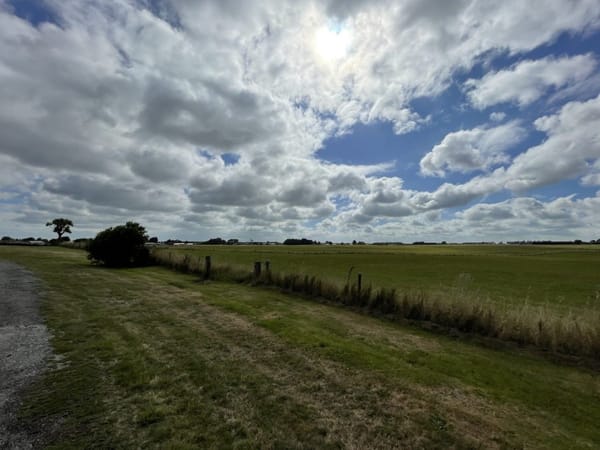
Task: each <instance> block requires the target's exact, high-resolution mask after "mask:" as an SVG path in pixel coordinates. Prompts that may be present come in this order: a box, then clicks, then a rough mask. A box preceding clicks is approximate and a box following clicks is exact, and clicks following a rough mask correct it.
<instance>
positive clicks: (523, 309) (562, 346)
mask: <svg viewBox="0 0 600 450" xmlns="http://www.w3.org/2000/svg"><path fill="white" fill-rule="evenodd" d="M153 257H154V258H155V260H156V261H157V262H158V263H159V264H162V265H165V266H167V267H170V268H173V269H175V270H179V271H181V272H187V273H196V274H198V275H202V276H205V277H206V276H208V275H207V273H206V268H205V267H204V266H203V263H202V259H201V258H198V257H194V256H192V255H190V254H188V253H184V252H172V251H170V250H169V249H155V250H154V251H153ZM209 276H210V278H211V279H217V280H235V281H238V282H244V281H246V282H252V283H254V284H262V285H271V286H277V287H280V288H283V289H285V290H288V291H291V292H297V293H302V294H305V295H308V296H313V297H321V298H325V299H327V300H330V301H333V302H337V303H341V304H344V305H350V306H354V307H359V308H362V309H363V310H365V311H367V312H369V313H372V314H383V315H386V316H388V317H391V318H402V319H409V320H412V321H417V322H426V323H428V324H429V323H433V324H436V325H439V326H442V327H445V328H448V329H457V330H459V331H461V332H464V333H475V334H479V335H482V336H487V337H492V338H497V339H501V340H506V341H512V342H517V343H519V344H521V345H530V346H534V347H536V348H539V349H542V350H547V351H551V352H554V353H557V354H566V355H576V356H582V357H586V358H589V359H590V360H591V361H592V362H594V361H596V360H599V359H600V309H599V308H589V309H587V310H585V311H571V312H569V313H568V314H566V315H565V314H558V313H557V312H556V310H554V309H552V308H548V307H546V306H540V305H529V304H527V303H525V304H523V305H520V306H518V305H516V304H514V303H509V304H500V303H498V302H494V301H490V300H488V299H485V298H481V297H477V296H474V295H472V294H471V293H470V292H468V291H467V290H464V289H460V288H457V289H450V290H448V291H446V292H444V293H435V294H432V293H428V292H426V291H411V290H408V291H404V292H397V291H396V290H395V289H388V288H378V289H373V288H372V287H371V286H370V285H368V286H359V285H358V284H357V283H356V282H352V283H351V282H350V274H349V275H348V278H347V281H346V283H345V284H340V283H332V282H328V281H324V280H322V279H321V278H318V277H316V276H309V275H304V274H299V273H287V274H286V273H280V272H272V271H262V272H261V273H260V275H258V276H257V275H256V274H253V273H252V272H249V271H248V268H242V267H241V266H232V265H213V266H211V270H210V275H209Z"/></svg>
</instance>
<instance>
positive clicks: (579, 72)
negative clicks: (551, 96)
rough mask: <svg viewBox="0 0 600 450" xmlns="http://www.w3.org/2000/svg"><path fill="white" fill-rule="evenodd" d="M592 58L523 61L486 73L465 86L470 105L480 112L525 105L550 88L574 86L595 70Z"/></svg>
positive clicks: (594, 62) (594, 61) (576, 57)
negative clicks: (509, 104) (487, 109)
mask: <svg viewBox="0 0 600 450" xmlns="http://www.w3.org/2000/svg"><path fill="white" fill-rule="evenodd" d="M596 66H597V61H596V58H595V57H594V55H592V54H590V53H588V54H586V55H577V56H572V57H567V56H565V57H563V58H558V59H555V58H553V57H546V58H543V59H539V60H535V61H531V60H527V61H522V62H519V63H518V64H516V65H515V66H513V67H511V68H510V69H506V70H500V71H498V72H488V73H487V74H486V75H485V76H484V77H483V78H481V79H479V80H474V79H471V80H468V81H467V82H466V83H465V84H466V86H467V89H468V97H469V99H470V101H471V103H472V104H473V105H474V106H475V107H476V108H479V109H484V108H487V107H488V106H492V105H495V104H498V103H505V102H514V103H517V104H518V105H519V106H525V105H528V104H529V103H532V102H534V101H535V100H537V99H539V98H540V97H541V96H542V95H543V94H544V93H545V92H546V91H547V90H548V89H549V88H560V87H563V86H566V85H574V84H576V83H578V82H581V81H583V80H585V79H586V78H587V77H589V76H590V75H591V74H592V73H593V72H594V70H595V68H596Z"/></svg>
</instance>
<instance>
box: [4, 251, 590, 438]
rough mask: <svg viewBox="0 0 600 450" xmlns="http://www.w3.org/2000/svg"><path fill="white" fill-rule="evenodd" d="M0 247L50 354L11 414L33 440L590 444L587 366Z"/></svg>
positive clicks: (161, 272)
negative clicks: (35, 304)
mask: <svg viewBox="0 0 600 450" xmlns="http://www.w3.org/2000/svg"><path fill="white" fill-rule="evenodd" d="M223 250H228V249H227V248H223ZM233 250H239V248H235V249H233ZM276 250H280V249H279V248H278V249H276ZM283 250H287V249H285V248H284V249H283ZM294 250H296V249H294ZM300 250H301V249H300ZM428 251H429V249H428ZM215 255H216V253H213V257H215V258H216V256H215ZM282 255H285V254H282ZM247 256H248V257H249V260H250V261H251V260H252V258H253V254H249V255H247ZM0 259H3V260H9V261H13V262H15V263H18V264H20V265H22V266H24V267H26V268H28V269H29V270H31V271H32V273H33V274H35V276H36V277H38V278H39V279H40V282H41V285H40V286H41V291H40V295H41V300H42V311H41V312H42V315H43V318H44V322H45V323H46V324H47V326H48V329H49V331H50V333H51V345H52V348H53V351H54V353H55V355H56V356H55V358H53V359H52V360H51V361H49V364H48V368H47V370H46V372H45V373H44V374H43V376H42V377H41V378H40V379H39V380H38V382H36V383H35V385H33V386H32V387H31V388H30V389H29V391H28V392H26V393H25V395H24V398H23V404H22V407H21V411H20V413H19V416H20V418H21V420H22V422H23V423H24V424H25V425H26V426H27V427H28V428H30V429H36V428H40V427H45V428H49V429H51V430H53V431H52V433H51V434H50V437H49V439H50V440H49V441H48V442H47V443H48V445H49V446H50V448H248V449H255V448H256V449H258V448H261V449H263V448H264V449H268V448H273V449H274V448H297V449H302V448H332V449H334V448H373V449H377V448H381V449H386V448H440V449H442V448H465V449H468V448H510V449H513V448H556V449H562V448H582V449H584V448H596V447H597V445H598V442H600V429H599V428H598V423H599V422H600V407H599V405H600V377H599V374H598V371H597V370H594V369H593V368H586V367H585V366H579V365H577V364H575V363H576V361H573V362H574V364H571V363H569V364H563V363H561V364H558V363H555V362H551V361H549V360H548V359H546V358H545V357H543V356H541V355H539V354H538V353H536V352H530V351H529V350H528V349H527V348H521V347H518V346H514V345H507V346H500V347H498V348H489V347H487V346H482V345H479V344H478V343H477V342H476V341H474V340H463V339H457V338H456V337H452V336H446V335H440V334H436V333H430V332H427V331H425V330H422V329H420V328H418V327H414V326H409V325H407V324H403V323H394V322H390V321H387V320H381V319H379V318H374V317H369V316H368V315H365V314H358V313H356V312H355V311H352V310H349V309H347V308H341V307H334V306H332V305H328V304H323V303H320V302H315V301H311V300H309V299H305V298H302V297H298V296H296V295H290V294H287V293H284V292H280V291H278V290H275V289H262V288H259V287H252V286H251V285H248V284H240V283H229V282H222V281H217V280H210V281H208V282H202V281H201V280H200V279H199V277H198V275H197V274H183V273H178V272H175V271H172V270H168V269H166V268H164V267H160V266H153V267H145V268H136V269H106V268H103V267H99V266H94V265H91V264H90V263H89V261H88V260H87V259H86V255H85V253H84V252H81V251H78V250H69V249H65V248H56V247H52V248H50V247H49V248H28V247H0Z"/></svg>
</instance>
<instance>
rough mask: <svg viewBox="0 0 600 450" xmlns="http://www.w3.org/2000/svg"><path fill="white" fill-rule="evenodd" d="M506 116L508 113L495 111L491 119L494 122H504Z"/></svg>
mask: <svg viewBox="0 0 600 450" xmlns="http://www.w3.org/2000/svg"><path fill="white" fill-rule="evenodd" d="M505 118H506V113H503V112H493V113H491V114H490V120H491V121H492V122H502V121H503V120H504V119H505Z"/></svg>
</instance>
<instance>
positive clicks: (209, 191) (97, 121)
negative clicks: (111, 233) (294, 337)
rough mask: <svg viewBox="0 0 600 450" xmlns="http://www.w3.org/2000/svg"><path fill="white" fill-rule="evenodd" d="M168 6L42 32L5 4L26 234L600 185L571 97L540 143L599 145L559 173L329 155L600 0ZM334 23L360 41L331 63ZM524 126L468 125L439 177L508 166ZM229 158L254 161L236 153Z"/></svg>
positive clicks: (386, 215) (305, 219)
mask: <svg viewBox="0 0 600 450" xmlns="http://www.w3.org/2000/svg"><path fill="white" fill-rule="evenodd" d="M152 3H153V5H154V7H153V8H152V11H154V13H153V12H151V11H150V10H148V9H147V8H146V7H145V6H144V5H147V4H149V3H148V2H145V1H125V0H106V1H103V2H97V1H91V0H60V1H59V0H48V2H46V4H47V5H49V6H50V7H52V8H53V9H54V15H55V16H56V17H57V18H58V21H59V25H60V26H58V25H54V24H49V23H46V24H39V25H37V26H33V25H31V24H29V23H28V22H26V21H24V20H21V19H19V18H17V17H15V16H14V15H12V14H11V12H10V11H8V8H7V7H6V4H5V3H2V5H4V7H3V8H0V100H1V101H0V190H1V191H2V192H19V195H20V196H21V197H24V198H25V199H24V200H23V203H22V204H19V205H18V206H4V205H3V206H2V208H3V209H2V211H0V213H1V218H2V221H3V223H8V222H10V224H11V226H12V227H14V228H13V229H18V227H19V223H27V224H32V225H31V226H34V225H33V224H36V223H45V222H46V221H47V220H49V219H51V218H52V216H53V215H57V214H64V215H69V216H72V217H73V218H74V220H75V221H76V223H78V224H81V225H79V227H80V228H79V227H78V228H79V229H80V230H85V231H87V232H92V231H94V230H96V231H97V230H98V229H100V228H102V227H103V226H104V225H111V224H114V222H115V221H117V220H120V219H129V218H131V216H130V215H131V214H134V215H135V217H136V218H139V219H140V220H144V219H147V220H148V221H149V222H151V223H153V224H156V227H157V228H158V229H159V230H164V232H165V233H167V232H173V233H176V232H185V233H189V234H188V236H190V237H192V236H193V234H194V233H196V236H198V234H197V233H208V232H211V233H212V230H215V231H217V230H218V231H220V232H222V233H223V234H225V232H226V231H227V230H230V231H232V232H233V231H236V230H242V231H243V230H248V231H247V233H257V237H259V236H260V235H271V234H273V233H277V232H280V233H284V232H285V230H294V231H297V232H301V231H302V230H304V229H305V228H304V227H306V226H311V227H312V226H314V225H313V223H314V222H315V221H319V220H323V222H322V225H317V226H320V227H321V228H320V230H321V232H323V233H330V231H328V230H327V229H326V227H327V226H328V225H329V226H331V227H332V228H331V229H332V230H334V229H335V230H344V229H350V228H344V227H355V226H357V222H361V223H362V224H363V225H361V226H363V227H367V226H371V227H373V228H371V230H378V229H379V228H377V227H385V226H388V225H386V223H384V222H385V220H388V219H389V220H392V219H393V220H404V219H403V218H406V219H407V220H408V218H409V217H408V216H410V215H416V216H417V217H419V219H418V220H423V221H425V222H427V220H429V219H428V217H425V216H424V215H423V218H422V219H421V215H422V213H423V212H424V211H425V212H426V211H428V210H434V209H436V208H443V207H445V206H449V205H460V204H464V202H468V201H470V200H471V199H473V198H477V197H478V196H482V195H486V193H489V192H492V191H494V190H498V189H502V188H504V186H505V185H507V183H508V179H509V178H510V179H511V180H513V181H514V182H515V183H517V184H518V183H520V184H521V185H527V184H528V183H530V185H531V186H535V185H538V184H539V183H542V184H543V183H544V182H551V180H553V179H559V178H560V177H563V176H572V174H576V176H579V175H581V176H588V178H585V179H583V180H582V182H589V181H590V180H592V178H589V177H591V176H592V175H591V172H589V170H588V168H587V165H588V164H589V163H590V161H588V160H590V159H594V158H596V156H594V155H595V153H594V150H593V149H594V148H597V147H594V145H596V144H597V142H596V141H594V139H595V137H594V136H595V135H594V134H593V128H594V124H595V123H594V122H593V123H589V124H588V122H586V120H585V117H579V116H578V117H577V118H576V120H577V122H574V123H569V124H567V119H568V118H567V116H570V115H571V114H572V113H573V114H574V113H575V111H572V112H568V111H566V110H564V109H563V111H562V112H561V113H560V114H558V115H556V117H555V118H554V119H553V118H552V117H551V116H548V117H547V118H545V119H540V121H538V122H537V126H538V127H539V129H540V130H542V131H544V132H546V133H547V134H548V140H547V141H546V142H545V143H543V144H542V146H543V147H544V149H546V150H543V151H542V150H540V151H538V153H539V152H541V153H543V154H544V155H545V154H546V153H548V152H549V153H550V154H551V155H552V157H556V155H555V153H556V152H557V150H550V147H552V148H554V147H556V148H557V149H558V148H560V146H561V145H562V146H563V148H565V147H564V145H565V144H566V143H567V141H569V140H571V141H572V142H575V144H574V145H575V147H577V148H578V149H579V144H581V145H582V146H585V145H587V148H588V149H590V148H591V149H592V150H588V151H587V153H586V151H584V150H573V154H574V155H575V158H574V159H575V160H576V163H575V166H574V167H575V169H574V170H566V171H563V172H560V173H557V174H555V175H552V174H550V173H549V172H548V170H549V169H548V168H544V170H541V171H540V174H534V175H531V174H529V172H531V171H534V172H535V171H538V170H539V169H538V168H537V166H535V164H533V162H531V161H529V162H528V158H529V159H531V158H530V157H526V156H525V155H524V156H523V157H522V158H517V159H515V162H514V164H513V166H515V168H513V167H512V166H510V167H508V168H505V169H503V170H500V169H496V170H494V171H493V172H492V173H491V174H488V175H480V176H478V177H475V178H473V179H472V180H471V181H469V182H467V183H465V184H464V185H462V186H455V185H452V184H449V183H445V184H443V185H442V186H440V188H439V189H438V190H436V191H434V192H417V191H413V190H409V189H406V188H405V187H404V186H403V184H402V180H400V179H399V178H397V177H391V176H390V177H382V176H381V173H382V172H385V171H386V170H389V169H390V165H389V164H387V165H386V164H379V165H373V166H355V167H353V166H347V165H337V164H330V163H325V162H323V161H320V160H319V159H318V153H317V151H318V150H319V149H320V148H321V147H322V145H323V142H324V141H325V140H326V139H327V138H329V137H332V136H335V135H339V134H341V133H344V132H346V131H348V130H350V129H351V127H352V126H354V125H356V124H357V123H360V122H362V123H370V122H375V121H387V122H390V123H391V125H392V127H393V129H394V131H395V132H396V133H407V132H410V131H411V130H415V129H417V128H419V127H422V126H424V125H425V124H427V123H428V120H431V119H430V118H429V117H422V116H420V115H419V114H418V113H416V112H415V111H413V110H412V109H411V107H410V104H411V100H413V99H414V98H415V97H418V96H435V95H436V94H439V93H440V92H442V91H443V90H444V89H445V88H446V87H447V86H448V85H449V83H451V81H452V76H453V74H454V73H456V71H460V70H465V69H467V70H468V69H469V68H470V67H472V66H473V65H474V64H475V63H477V62H480V61H481V59H482V58H483V57H484V56H483V55H488V56H489V55H493V54H498V53H499V52H508V53H510V54H513V55H514V54H518V53H520V52H526V51H529V50H531V49H533V48H536V47H538V46H539V45H542V44H545V43H548V42H550V41H552V39H554V38H555V37H556V36H557V35H558V34H559V33H561V32H565V31H566V32H569V31H572V32H579V31H582V30H585V29H587V28H590V27H597V26H598V18H599V17H600V7H598V4H597V2H595V1H594V0H590V1H585V0H584V1H579V2H563V1H559V0H556V1H545V2H543V3H540V4H538V5H537V6H535V5H534V6H530V5H529V4H528V5H527V6H524V5H523V3H522V2H519V1H513V2H496V3H494V2H491V3H490V2H467V1H452V2H443V5H442V4H440V2H422V1H417V0H409V1H406V2H403V3H397V2H388V1H384V0H379V1H375V2H372V1H360V0H357V1H352V2H339V1H337V0H335V1H334V0H332V1H329V2H326V3H321V2H312V1H298V2H296V1H294V2H291V1H290V2H281V1H248V2H243V3H240V2H237V1H233V0H225V1H223V0H221V1H218V2H217V1H210V0H209V1H204V2H196V1H192V0H171V1H160V2H152ZM540 5H543V7H541V6H540ZM333 16H336V17H337V22H336V23H337V24H338V25H339V26H341V27H344V29H345V30H346V32H347V33H348V34H349V36H351V39H350V40H349V44H348V48H347V54H346V56H345V57H338V58H337V59H336V61H335V62H334V63H333V62H332V61H322V60H319V59H318V58H316V57H315V49H314V46H313V41H314V39H312V36H313V35H314V33H316V31H317V30H319V29H322V28H323V27H324V26H328V24H329V23H331V21H332V20H333ZM485 57H487V56H485ZM580 58H587V56H585V55H584V56H582V57H580ZM321 59H322V58H321ZM556 61H560V60H556ZM556 61H555V62H556ZM582 61H584V60H582ZM586 61H587V60H586ZM584 62H585V61H584ZM561 73H562V72H561ZM578 73H580V72H578ZM578 76H579V75H578ZM581 76H583V75H581ZM563 78H564V77H563ZM563 78H560V79H559V81H560V80H562V79H563ZM557 83H558V81H557ZM562 85H564V83H563V84H561V86H562ZM581 107H582V108H584V109H586V110H587V108H591V106H589V105H588V106H585V107H584V106H581ZM576 109H577V107H576V105H575V106H573V110H576ZM592 109H593V108H592ZM587 113H589V111H587V112H586V114H587ZM581 114H583V113H581ZM581 114H580V115H581ZM563 116H564V117H563ZM503 119H504V118H503ZM503 119H502V120H503ZM553 120H554V121H558V124H559V125H560V124H562V123H563V122H564V127H562V128H561V126H559V127H558V128H557V127H555V126H554V125H552V126H551V125H550V122H551V121H553ZM574 120H575V119H574ZM569 127H572V131H569V130H568V128H569ZM563 128H564V129H563ZM554 129H556V130H557V131H556V132H554V131H551V130H554ZM576 130H581V133H578V131H576ZM511 132H512V134H511ZM520 133H522V126H520V125H518V124H516V123H515V122H508V123H505V124H504V125H500V126H496V127H492V128H483V127H481V128H476V129H473V130H466V131H463V132H457V133H451V134H449V135H448V136H446V138H447V139H444V141H443V142H442V143H440V145H439V146H437V147H435V148H434V149H432V152H431V153H430V154H429V155H428V156H427V157H426V158H425V159H424V162H423V163H422V166H423V169H422V170H423V171H424V172H426V171H429V172H430V173H431V174H438V175H439V174H443V173H446V172H448V171H459V172H470V171H473V170H493V169H494V167H495V166H496V165H498V164H505V163H508V159H507V157H506V155H505V151H506V150H507V149H508V147H509V144H510V143H511V142H512V144H510V145H513V144H515V143H516V142H517V141H518V138H519V136H520ZM586 136H587V137H586ZM503 139H504V140H503ZM557 142H558V143H557ZM590 145H591V147H590ZM569 151H570V152H571V151H572V150H570V148H569ZM228 152H234V153H236V154H237V155H239V161H238V162H237V163H236V164H234V165H226V164H225V163H224V161H223V160H222V159H221V155H222V154H224V153H228ZM461 152H462V153H461ZM530 152H532V153H531V155H530V156H535V155H534V153H535V152H534V151H533V150H530ZM590 152H591V153H590ZM528 153H529V152H528ZM590 155H591V156H590ZM400 156H401V155H400ZM556 158H557V160H558V161H561V157H560V155H559V156H558V157H556ZM541 159H544V161H545V164H547V161H548V160H547V159H545V157H544V158H541ZM566 159H568V158H566ZM582 161H583V162H582ZM518 167H521V169H518V170H517V168H518ZM528 167H529V169H528ZM509 173H510V176H509V175H508V174H509ZM544 174H546V175H548V177H547V181H544V180H545V179H546V178H544V177H545V176H546V175H544ZM565 174H566V175H565ZM532 176H533V177H534V178H535V177H538V178H535V179H532V178H531V177H532ZM528 177H529V178H528ZM517 187H518V186H516V187H515V189H516V188H517ZM208 212H210V214H209V213H208ZM423 214H425V213H423ZM338 216H339V220H338ZM5 218H7V219H5ZM5 220H6V221H8V222H5ZM309 221H310V222H311V223H310V225H308V223H309ZM94 224H96V225H94ZM344 224H345V225H344ZM364 224H368V225H364ZM353 229H354V228H353ZM365 229H366V228H365ZM273 230H282V231H273ZM332 232H333V231H331V233H332ZM339 232H342V231H339ZM261 233H262V234H261ZM34 234H36V233H34ZM246 236H248V234H247V235H246ZM248 237H249V236H248Z"/></svg>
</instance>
